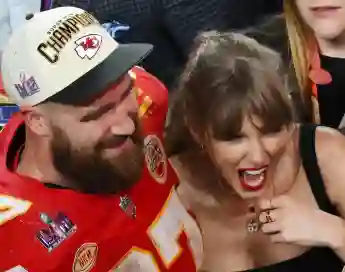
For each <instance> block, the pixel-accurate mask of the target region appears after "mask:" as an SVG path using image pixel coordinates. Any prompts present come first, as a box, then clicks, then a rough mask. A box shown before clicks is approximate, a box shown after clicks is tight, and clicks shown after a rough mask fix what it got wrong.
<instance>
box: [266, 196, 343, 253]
mask: <svg viewBox="0 0 345 272" xmlns="http://www.w3.org/2000/svg"><path fill="white" fill-rule="evenodd" d="M259 207H260V209H261V210H262V212H261V213H260V216H259V220H260V222H261V224H262V226H261V231H262V232H263V233H265V234H267V235H268V236H269V237H270V239H271V241H272V242H274V243H291V244H296V245H301V246H327V247H331V248H334V249H336V248H339V247H341V246H343V240H344V239H343V238H344V235H345V227H344V225H345V224H344V221H343V219H342V218H340V217H337V216H335V215H332V214H329V213H326V212H323V211H321V210H319V209H313V208H310V207H306V206H304V205H303V204H300V203H297V202H296V201H294V200H292V199H291V198H290V197H287V196H280V197H276V198H273V199H272V200H262V201H261V202H260V203H259Z"/></svg>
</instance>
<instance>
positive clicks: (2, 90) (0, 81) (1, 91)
mask: <svg viewBox="0 0 345 272" xmlns="http://www.w3.org/2000/svg"><path fill="white" fill-rule="evenodd" d="M0 94H5V90H4V86H3V85H2V78H1V74H0Z"/></svg>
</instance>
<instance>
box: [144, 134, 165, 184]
mask: <svg viewBox="0 0 345 272" xmlns="http://www.w3.org/2000/svg"><path fill="white" fill-rule="evenodd" d="M144 145H145V148H144V151H145V160H146V165H147V168H148V170H149V172H150V174H151V176H152V177H153V178H154V179H155V180H156V181H157V182H158V183H160V184H164V183H165V182H166V179H167V166H168V161H167V156H166V154H165V152H164V149H163V144H162V142H161V140H160V139H159V138H158V137H157V136H156V135H149V136H147V137H146V138H145V140H144Z"/></svg>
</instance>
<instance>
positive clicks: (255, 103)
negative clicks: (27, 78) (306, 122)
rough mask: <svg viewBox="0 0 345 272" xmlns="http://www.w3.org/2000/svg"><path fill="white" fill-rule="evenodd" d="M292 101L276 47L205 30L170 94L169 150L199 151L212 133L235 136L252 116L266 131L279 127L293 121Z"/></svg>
mask: <svg viewBox="0 0 345 272" xmlns="http://www.w3.org/2000/svg"><path fill="white" fill-rule="evenodd" d="M291 104H292V103H291V101H290V99H289V95H288V91H287V90H286V87H285V83H284V77H283V76H282V75H281V73H280V57H279V55H278V54H277V53H276V52H274V51H272V50H270V49H268V48H267V47H264V46H262V45H260V44H259V43H257V42H256V41H255V40H253V39H251V38H248V37H246V36H244V35H242V34H238V33H219V32H214V31H212V32H205V33H203V34H201V35H200V36H199V37H198V38H197V39H196V44H195V48H194V50H193V51H192V53H191V54H190V57H189V61H188V63H187V66H186V69H185V71H184V73H183V74H182V77H181V81H180V84H179V87H178V90H177V91H176V93H175V97H174V98H173V99H172V103H171V107H170V109H171V111H170V116H169V123H168V126H167V130H166V139H165V143H166V152H167V154H168V155H169V156H173V155H179V154H181V153H183V152H185V151H193V150H194V151H197V150H200V147H201V146H203V145H205V146H207V144H208V142H209V141H208V140H209V139H210V138H211V137H212V138H216V139H218V140H222V141H228V140H231V139H233V138H234V137H236V135H239V134H240V131H241V129H242V123H243V119H244V118H249V119H251V118H252V117H254V116H255V117H259V118H260V120H261V121H262V124H263V126H262V127H260V128H259V129H261V130H262V131H263V133H266V132H267V133H269V132H276V131H278V130H280V129H281V128H282V127H283V126H287V125H289V124H291V123H292V122H293V120H294V114H293V110H292V105H291ZM187 164H188V162H187Z"/></svg>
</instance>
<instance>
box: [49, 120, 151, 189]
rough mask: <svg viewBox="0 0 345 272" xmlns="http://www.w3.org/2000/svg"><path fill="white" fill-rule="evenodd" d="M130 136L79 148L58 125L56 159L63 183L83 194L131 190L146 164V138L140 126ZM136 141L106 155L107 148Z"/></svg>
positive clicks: (55, 134)
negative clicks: (104, 152) (144, 148)
mask: <svg viewBox="0 0 345 272" xmlns="http://www.w3.org/2000/svg"><path fill="white" fill-rule="evenodd" d="M135 123H136V131H135V133H133V134H132V135H128V136H112V137H111V138H108V139H106V140H103V141H101V142H100V143H99V144H97V145H96V146H93V147H88V148H82V149H81V148H75V147H73V145H72V144H71V142H70V140H69V139H68V137H67V135H66V134H65V133H64V132H63V131H62V130H61V129H60V128H57V127H54V135H53V136H54V137H53V140H52V142H51V152H52V159H53V163H54V166H55V168H56V170H57V171H58V172H59V173H60V174H61V178H62V179H63V183H64V184H66V185H67V186H68V187H70V188H72V189H75V190H77V191H80V192H83V193H92V194H113V193H119V192H122V191H125V190H127V189H130V188H131V187H132V186H133V185H134V184H135V183H136V182H137V181H139V179H140V176H141V173H142V170H143V166H144V161H145V159H144V153H143V139H142V135H141V133H140V130H139V129H138V121H137V120H136V122H135ZM125 140H127V141H128V140H132V142H133V145H132V146H131V147H130V148H127V149H125V150H124V151H122V152H121V153H120V154H119V155H118V156H116V157H114V158H112V159H106V158H104V155H102V153H103V151H104V149H105V148H107V147H108V148H110V147H113V146H114V145H119V144H121V143H123V142H124V141H125Z"/></svg>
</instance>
